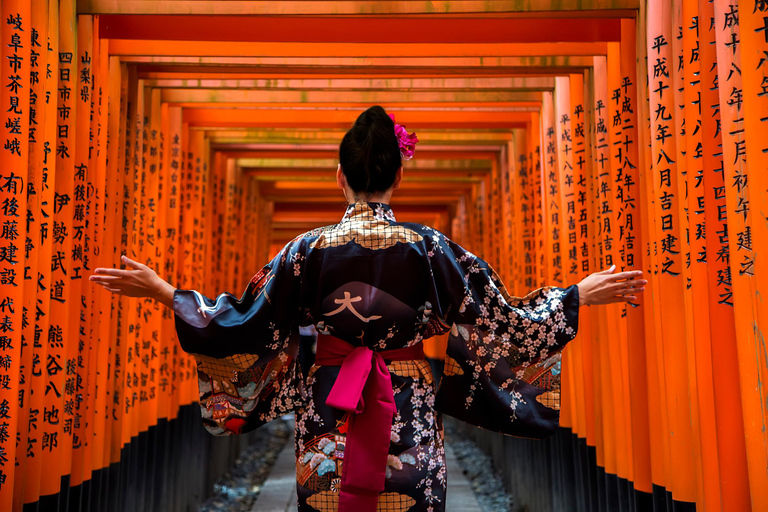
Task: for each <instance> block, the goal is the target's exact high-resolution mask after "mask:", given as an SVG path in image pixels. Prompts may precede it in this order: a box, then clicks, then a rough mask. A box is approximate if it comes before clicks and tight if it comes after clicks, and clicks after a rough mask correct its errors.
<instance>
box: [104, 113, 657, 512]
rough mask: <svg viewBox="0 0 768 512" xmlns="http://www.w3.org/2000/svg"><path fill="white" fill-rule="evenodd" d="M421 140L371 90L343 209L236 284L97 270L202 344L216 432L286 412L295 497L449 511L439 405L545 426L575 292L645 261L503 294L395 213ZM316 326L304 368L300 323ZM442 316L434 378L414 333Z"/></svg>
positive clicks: (624, 281) (202, 376) (572, 331)
mask: <svg viewBox="0 0 768 512" xmlns="http://www.w3.org/2000/svg"><path fill="white" fill-rule="evenodd" d="M416 142H417V139H416V137H415V136H414V135H409V134H407V132H406V131H405V129H404V127H402V126H400V125H396V124H395V123H394V119H393V118H390V116H388V115H387V114H386V113H385V112H384V109H382V108H381V107H371V108H369V109H368V110H366V111H365V112H363V113H362V114H361V115H360V117H358V119H357V121H356V122H355V124H354V125H353V126H352V128H351V129H350V130H349V131H348V132H347V133H346V135H345V136H344V138H343V140H342V141H341V145H340V148H339V162H340V163H339V167H338V169H337V171H336V180H337V183H338V186H339V188H341V190H342V191H343V193H344V197H345V198H346V199H347V203H348V206H347V207H346V211H345V212H343V216H342V218H341V220H340V222H339V223H338V224H335V225H332V226H326V227H321V228H317V229H314V230H312V231H310V232H308V233H304V234H302V235H300V236H298V237H296V238H295V239H294V240H292V241H291V242H289V243H288V244H287V245H286V246H285V247H284V248H283V249H282V250H281V251H280V253H279V254H278V255H277V256H275V257H274V259H273V260H272V261H271V262H269V263H268V264H267V265H266V266H265V267H264V268H263V269H261V270H260V271H259V272H258V273H257V274H256V275H255V276H254V277H253V278H252V279H251V281H250V283H249V284H248V287H247V289H246V290H245V292H244V293H243V295H242V296H241V297H240V298H239V299H238V298H237V297H235V296H233V295H231V294H229V293H223V294H221V295H219V296H218V297H216V298H215V299H211V298H208V297H205V296H203V295H201V294H200V293H199V292H197V291H195V290H178V289H174V288H173V287H172V286H171V285H170V284H169V283H167V282H165V281H164V280H162V279H161V278H160V277H158V276H157V275H156V274H155V273H154V272H153V271H152V270H151V269H149V268H148V267H146V266H144V265H141V264H139V263H136V262H133V261H131V260H129V259H128V258H127V257H125V256H124V257H123V262H124V263H125V264H126V265H128V266H129V267H131V268H130V269H126V270H120V269H96V270H95V274H94V275H93V276H91V279H92V280H94V281H95V282H97V283H99V284H101V285H103V286H104V287H105V288H106V289H107V290H109V291H112V292H115V293H121V294H125V295H129V296H134V297H136V296H139V297H142V296H143V297H152V298H155V299H156V300H158V301H160V302H162V303H163V304H165V305H166V306H168V307H170V308H172V309H173V311H174V316H175V322H176V330H177V333H178V337H179V342H180V344H181V347H182V349H183V350H185V351H186V352H188V353H190V354H193V355H194V357H195V358H196V360H197V370H198V378H199V388H200V407H201V410H202V418H203V423H204V425H205V428H206V429H207V430H208V431H209V432H210V433H211V434H214V435H231V434H238V433H242V432H248V431H250V430H253V429H255V428H257V427H259V426H260V425H263V424H265V423H267V422H269V421H271V420H273V419H275V418H279V417H280V416H282V415H284V414H286V413H289V412H295V416H296V437H295V439H296V446H295V448H296V478H297V490H298V506H299V510H302V511H311V510H320V511H333V510H340V511H346V512H367V511H370V512H372V511H375V510H386V511H406V510H409V511H413V512H415V511H443V510H445V491H446V470H445V451H444V449H443V428H442V421H441V417H440V413H445V414H449V415H451V416H454V417H456V418H458V419H460V420H462V421H466V422H467V423H471V424H473V425H477V426H480V427H482V428H485V429H488V430H492V431H495V432H501V433H504V434H507V435H513V436H520V437H529V438H544V437H547V436H549V435H551V434H553V433H554V432H555V430H556V428H557V426H558V421H559V408H560V407H559V404H560V353H561V351H562V349H563V347H564V346H565V345H566V343H568V342H569V341H570V340H571V339H573V337H574V336H575V335H576V330H577V327H578V311H579V307H580V306H582V305H585V304H606V303H610V302H619V301H631V300H635V299H636V295H635V294H636V293H638V292H642V291H643V289H644V288H643V285H645V284H646V282H645V281H643V280H641V279H640V274H641V272H639V271H631V272H621V273H613V270H614V268H613V267H612V268H610V269H608V270H606V271H603V272H598V273H595V274H592V275H590V276H589V277H587V278H586V279H584V280H583V281H582V282H581V283H579V284H578V285H572V286H569V287H568V288H556V287H545V288H541V289H539V290H536V291H534V292H532V293H530V294H529V295H527V296H526V297H523V298H517V297H512V296H510V294H509V293H507V291H506V289H505V288H504V285H503V284H502V282H501V281H500V279H499V277H498V275H497V274H496V273H495V272H494V271H493V269H492V268H491V266H490V265H489V264H488V263H486V262H485V261H483V260H482V259H481V258H479V257H478V256H476V255H474V254H472V253H471V252H469V251H467V250H466V249H464V248H462V247H461V246H459V245H457V244H456V243H454V242H452V241H451V240H450V239H449V238H448V237H446V236H445V235H444V234H443V233H441V232H439V231H437V230H435V229H432V228H430V227H427V226H423V225H420V224H413V223H405V222H398V221H397V220H396V219H395V213H394V212H393V210H392V209H391V208H390V206H389V202H390V198H391V196H392V193H393V191H394V190H395V189H397V188H398V186H399V185H400V181H401V179H402V173H403V168H402V159H403V158H404V157H405V158H409V157H410V156H411V155H412V154H413V149H414V147H413V146H414V144H415V143H416ZM303 326H314V328H315V329H316V330H317V332H318V333H319V334H318V340H317V356H316V360H315V364H314V365H313V366H312V367H311V368H310V370H309V372H308V373H307V374H306V376H305V375H304V374H303V373H302V372H301V371H300V368H299V365H298V364H297V355H298V354H297V353H298V347H299V343H298V339H299V328H300V327H303ZM446 332H450V339H449V343H448V348H447V353H446V357H445V375H444V377H443V379H442V380H441V382H440V386H439V387H438V388H436V386H435V382H434V380H433V377H432V373H431V371H430V366H429V364H428V363H427V362H426V361H425V360H424V353H423V350H422V343H421V342H422V341H423V340H424V339H426V338H429V337H431V336H434V335H437V334H443V333H446Z"/></svg>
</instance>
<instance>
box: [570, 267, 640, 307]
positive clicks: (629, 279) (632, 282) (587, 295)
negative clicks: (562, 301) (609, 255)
mask: <svg viewBox="0 0 768 512" xmlns="http://www.w3.org/2000/svg"><path fill="white" fill-rule="evenodd" d="M614 270H616V265H612V266H611V268H609V269H606V270H602V271H600V272H595V273H594V274H590V275H588V276H587V277H585V278H584V279H582V281H581V282H580V283H579V284H578V287H579V306H592V305H596V304H612V303H615V302H632V301H633V300H637V295H636V294H637V293H642V292H643V291H644V290H645V285H646V284H648V281H646V280H645V279H640V278H641V276H642V275H643V271H642V270H630V271H627V272H619V273H617V274H614V273H613V271H614Z"/></svg>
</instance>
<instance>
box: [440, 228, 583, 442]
mask: <svg viewBox="0 0 768 512" xmlns="http://www.w3.org/2000/svg"><path fill="white" fill-rule="evenodd" d="M432 267H433V275H434V276H435V280H436V283H435V284H436V288H437V290H439V298H438V303H439V310H440V312H441V313H442V314H443V315H444V318H446V319H447V321H448V324H449V325H451V328H450V336H449V339H448V347H447V350H446V359H445V370H444V376H443V379H442V381H441V383H440V389H439V390H438V393H437V398H436V404H437V409H438V410H440V411H441V412H443V413H445V414H448V415H450V416H454V417H456V418H458V419H460V420H462V421H465V422H467V423H470V424H473V425H477V426H479V427H482V428H485V429H488V430H492V431H495V432H501V433H503V434H507V435H514V436H518V437H528V438H537V439H541V438H545V437H548V436H549V435H551V434H553V433H554V432H555V431H556V429H557V427H558V424H559V420H560V356H561V351H562V350H563V348H564V347H565V345H566V343H568V342H569V341H570V340H572V339H573V338H574V336H575V335H576V330H577V328H578V309H579V292H578V287H577V286H576V285H573V286H570V287H568V288H557V287H545V288H540V289H538V290H536V291H534V292H531V293H530V294H528V295H527V296H525V297H522V298H518V297H512V296H511V295H510V294H509V293H507V290H506V289H505V287H504V284H503V283H502V282H501V280H500V278H499V276H498V275H497V274H496V272H495V271H494V270H493V269H492V268H491V267H490V265H488V263H486V262H485V261H483V260H482V259H480V258H478V257H477V256H475V255H474V254H472V253H471V252H469V251H466V250H465V249H463V248H462V247H460V246H458V245H456V244H454V243H452V242H449V241H445V242H441V248H438V250H436V251H435V258H433V261H432Z"/></svg>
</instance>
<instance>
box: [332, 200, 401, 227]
mask: <svg viewBox="0 0 768 512" xmlns="http://www.w3.org/2000/svg"><path fill="white" fill-rule="evenodd" d="M374 219H375V220H385V221H390V222H397V220H396V219H395V214H394V213H392V208H391V207H390V206H389V205H388V204H386V203H368V202H363V201H361V202H357V203H354V204H350V205H349V206H347V211H346V212H344V217H342V219H341V222H342V223H344V222H348V221H350V220H355V221H363V220H374Z"/></svg>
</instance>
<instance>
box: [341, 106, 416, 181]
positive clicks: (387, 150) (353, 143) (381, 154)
mask: <svg viewBox="0 0 768 512" xmlns="http://www.w3.org/2000/svg"><path fill="white" fill-rule="evenodd" d="M339 163H340V164H341V168H342V170H343V172H344V175H345V176H346V178H347V183H348V184H349V186H350V187H351V188H352V190H354V191H355V192H367V193H374V192H384V191H385V190H387V189H389V188H390V187H391V186H392V184H393V183H394V182H395V174H396V172H397V170H398V169H399V168H400V166H401V165H402V157H401V154H400V144H399V141H398V137H397V136H396V134H395V123H394V121H393V120H392V119H391V118H390V116H389V115H387V113H386V112H385V111H384V109H383V108H382V107H380V106H378V105H377V106H374V107H371V108H369V109H367V110H365V111H364V112H363V113H362V114H360V115H359V116H358V118H357V120H355V123H354V124H353V125H352V128H350V129H349V131H347V133H346V134H345V135H344V138H343V139H342V140H341V144H340V145H339Z"/></svg>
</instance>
